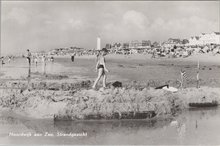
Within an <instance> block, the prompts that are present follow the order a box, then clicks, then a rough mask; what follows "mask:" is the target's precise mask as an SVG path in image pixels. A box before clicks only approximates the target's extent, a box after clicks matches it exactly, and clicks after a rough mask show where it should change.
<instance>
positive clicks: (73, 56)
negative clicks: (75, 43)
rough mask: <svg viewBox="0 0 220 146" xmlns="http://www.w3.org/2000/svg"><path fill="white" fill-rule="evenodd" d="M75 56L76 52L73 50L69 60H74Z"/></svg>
mask: <svg viewBox="0 0 220 146" xmlns="http://www.w3.org/2000/svg"><path fill="white" fill-rule="evenodd" d="M75 56H76V53H75V52H74V53H73V54H71V61H72V62H74V59H75Z"/></svg>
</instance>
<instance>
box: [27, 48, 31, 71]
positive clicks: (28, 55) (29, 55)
mask: <svg viewBox="0 0 220 146" xmlns="http://www.w3.org/2000/svg"><path fill="white" fill-rule="evenodd" d="M26 58H27V61H28V64H29V67H30V66H31V52H30V50H29V49H27V56H26Z"/></svg>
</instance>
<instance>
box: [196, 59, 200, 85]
mask: <svg viewBox="0 0 220 146" xmlns="http://www.w3.org/2000/svg"><path fill="white" fill-rule="evenodd" d="M196 81H197V88H199V60H198V63H197V73H196Z"/></svg>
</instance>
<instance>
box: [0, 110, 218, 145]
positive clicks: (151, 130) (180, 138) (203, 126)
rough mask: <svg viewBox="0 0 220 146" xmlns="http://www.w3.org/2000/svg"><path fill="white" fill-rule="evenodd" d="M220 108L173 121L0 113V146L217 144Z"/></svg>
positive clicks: (193, 112) (183, 115)
mask: <svg viewBox="0 0 220 146" xmlns="http://www.w3.org/2000/svg"><path fill="white" fill-rule="evenodd" d="M219 130H220V108H208V109H199V110H198V109H197V110H187V111H184V112H183V113H181V114H180V115H179V116H176V117H174V118H172V119H166V120H164V119H153V120H123V121H120V120H114V121H81V122H79V121H78V122H74V121H58V122H54V121H53V120H45V119H44V120H36V119H27V118H21V117H19V116H17V115H13V114H10V113H1V114H0V144H3V145H4V144H7V145H8V144H13V145H15V144H29V145H30V144H32V145H33V144H35V145H38V144H40V145H42V144H54V145H55V144H56V145H61V144H62V145H64V144H72V145H73V144H78V145H81V144H83V145H88V144H93V145H97V144H103V145H114V144H115V145H118V144H124V145H127V144H128V145H135V144H139V145H152V144H155V145H157V144H160V145H161V144H165V145H166V144H168V145H180V144H181V145H208V144H211V145H219V144H220V132H219Z"/></svg>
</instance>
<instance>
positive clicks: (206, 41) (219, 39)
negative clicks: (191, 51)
mask: <svg viewBox="0 0 220 146" xmlns="http://www.w3.org/2000/svg"><path fill="white" fill-rule="evenodd" d="M210 44H218V45H219V44H220V32H212V33H202V34H201V35H199V36H193V37H191V38H190V39H189V45H210Z"/></svg>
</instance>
